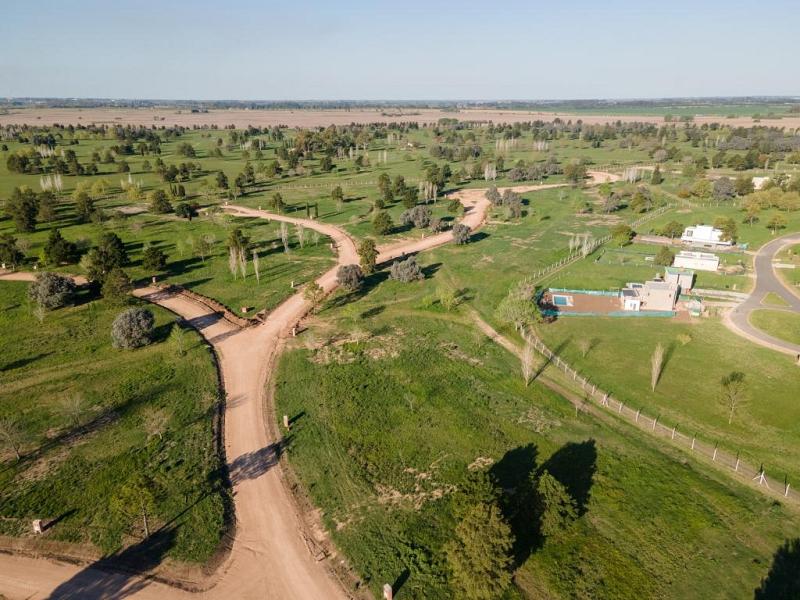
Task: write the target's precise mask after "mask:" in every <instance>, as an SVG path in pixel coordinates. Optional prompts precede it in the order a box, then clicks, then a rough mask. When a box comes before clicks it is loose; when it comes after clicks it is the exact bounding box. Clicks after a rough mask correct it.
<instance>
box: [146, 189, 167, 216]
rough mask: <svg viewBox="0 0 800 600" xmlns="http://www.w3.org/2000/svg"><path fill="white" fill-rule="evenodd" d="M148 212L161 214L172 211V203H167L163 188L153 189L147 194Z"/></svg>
mask: <svg viewBox="0 0 800 600" xmlns="http://www.w3.org/2000/svg"><path fill="white" fill-rule="evenodd" d="M149 200H150V212H153V213H156V214H163V213H168V212H172V204H170V203H169V199H168V198H167V193H166V192H165V191H164V190H153V191H152V192H150V195H149Z"/></svg>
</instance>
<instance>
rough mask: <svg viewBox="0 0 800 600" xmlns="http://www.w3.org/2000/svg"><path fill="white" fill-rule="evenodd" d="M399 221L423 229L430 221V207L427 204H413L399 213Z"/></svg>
mask: <svg viewBox="0 0 800 600" xmlns="http://www.w3.org/2000/svg"><path fill="white" fill-rule="evenodd" d="M400 222H401V223H402V224H403V225H413V226H414V227H417V228H419V229H423V228H425V227H427V226H428V225H430V223H431V209H430V208H428V207H427V206H415V207H414V208H409V209H408V210H405V211H403V214H402V215H400Z"/></svg>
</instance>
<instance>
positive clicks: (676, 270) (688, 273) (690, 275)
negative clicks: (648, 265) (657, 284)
mask: <svg viewBox="0 0 800 600" xmlns="http://www.w3.org/2000/svg"><path fill="white" fill-rule="evenodd" d="M664 281H666V282H667V283H674V284H675V285H676V286H678V287H679V288H680V289H681V292H685V291H686V290H690V289H692V288H693V287H694V271H692V270H691V269H684V268H682V267H667V268H666V269H665V270H664Z"/></svg>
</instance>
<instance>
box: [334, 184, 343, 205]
mask: <svg viewBox="0 0 800 600" xmlns="http://www.w3.org/2000/svg"><path fill="white" fill-rule="evenodd" d="M331 200H333V201H334V202H335V203H336V210H339V211H341V210H342V207H343V206H344V192H343V191H342V186H340V185H337V186H336V187H335V188H333V191H332V192H331Z"/></svg>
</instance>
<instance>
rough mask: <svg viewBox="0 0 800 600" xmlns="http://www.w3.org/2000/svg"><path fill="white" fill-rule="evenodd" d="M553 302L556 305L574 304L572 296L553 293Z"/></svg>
mask: <svg viewBox="0 0 800 600" xmlns="http://www.w3.org/2000/svg"><path fill="white" fill-rule="evenodd" d="M553 304H555V305H556V306H572V296H558V295H556V294H553Z"/></svg>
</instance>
